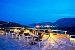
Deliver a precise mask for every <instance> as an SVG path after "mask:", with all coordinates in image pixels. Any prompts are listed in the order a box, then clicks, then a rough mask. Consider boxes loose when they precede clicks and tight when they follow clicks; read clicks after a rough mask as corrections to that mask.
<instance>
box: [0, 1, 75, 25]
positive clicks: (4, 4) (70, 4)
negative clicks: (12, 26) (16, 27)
mask: <svg viewBox="0 0 75 50" xmlns="http://www.w3.org/2000/svg"><path fill="white" fill-rule="evenodd" d="M68 17H69V18H73V17H75V0H0V20H3V21H11V22H17V23H20V24H24V25H28V24H31V23H39V22H55V21H56V20H58V19H60V18H68Z"/></svg>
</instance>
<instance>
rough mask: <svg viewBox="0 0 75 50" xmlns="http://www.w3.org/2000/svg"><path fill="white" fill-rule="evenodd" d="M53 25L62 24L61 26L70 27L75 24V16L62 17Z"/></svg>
mask: <svg viewBox="0 0 75 50" xmlns="http://www.w3.org/2000/svg"><path fill="white" fill-rule="evenodd" d="M54 25H57V26H63V27H71V26H75V18H62V19H59V20H57V21H56V22H55V23H54Z"/></svg>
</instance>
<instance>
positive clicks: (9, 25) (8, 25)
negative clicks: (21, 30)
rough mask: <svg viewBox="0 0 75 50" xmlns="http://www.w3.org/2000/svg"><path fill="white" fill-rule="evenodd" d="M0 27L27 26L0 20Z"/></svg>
mask: <svg viewBox="0 0 75 50" xmlns="http://www.w3.org/2000/svg"><path fill="white" fill-rule="evenodd" d="M0 27H27V26H25V25H21V24H18V23H15V22H5V21H0Z"/></svg>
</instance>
